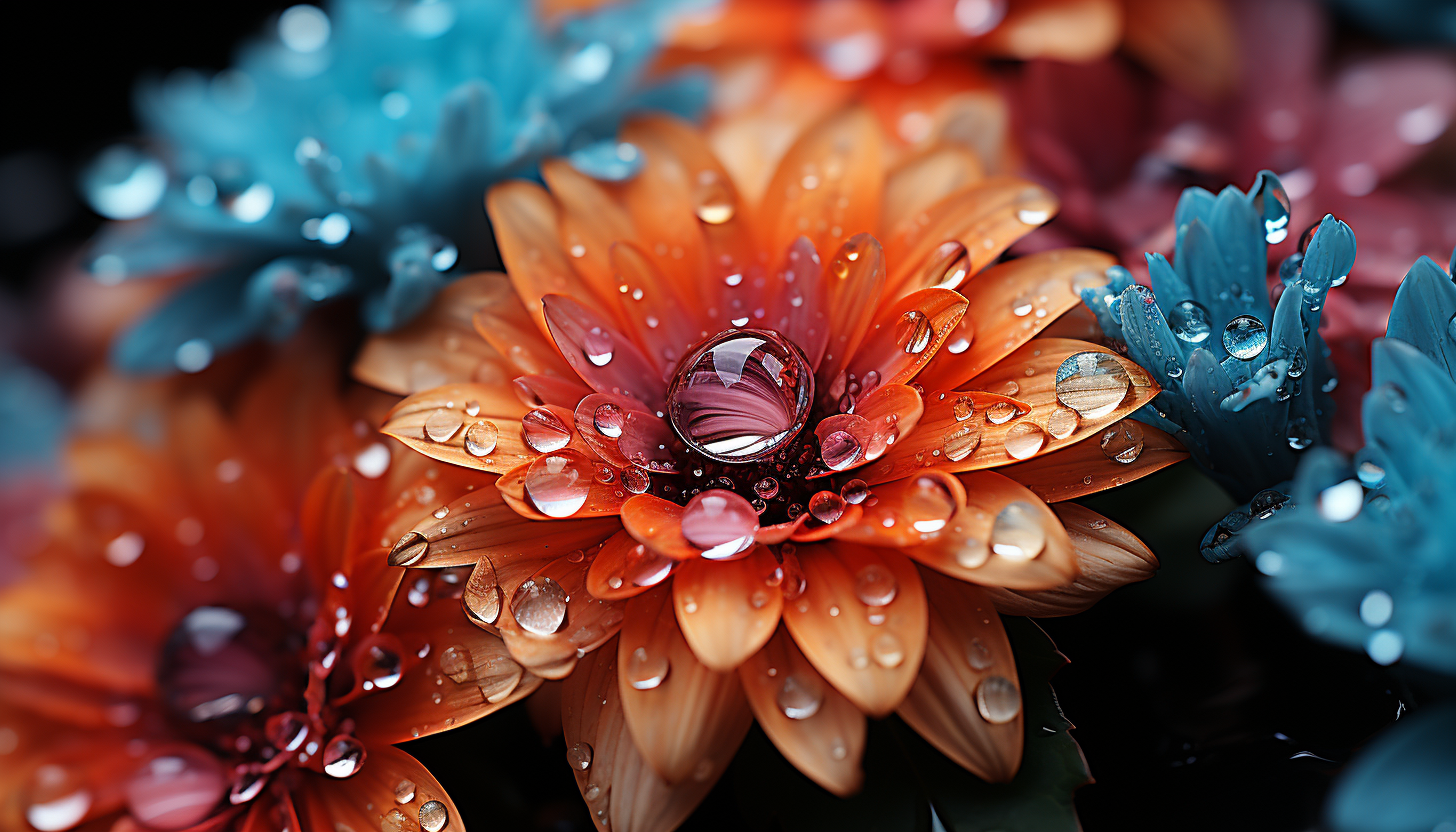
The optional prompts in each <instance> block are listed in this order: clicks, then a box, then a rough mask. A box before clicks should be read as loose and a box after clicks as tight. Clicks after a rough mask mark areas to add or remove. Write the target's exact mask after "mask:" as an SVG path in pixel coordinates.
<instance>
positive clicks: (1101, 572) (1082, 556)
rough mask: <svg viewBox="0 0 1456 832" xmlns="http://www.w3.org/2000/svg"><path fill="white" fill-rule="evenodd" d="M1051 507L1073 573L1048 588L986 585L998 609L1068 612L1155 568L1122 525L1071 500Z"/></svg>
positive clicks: (1045, 613)
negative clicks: (1068, 546) (1072, 557)
mask: <svg viewBox="0 0 1456 832" xmlns="http://www.w3.org/2000/svg"><path fill="white" fill-rule="evenodd" d="M1052 510H1053V511H1055V512H1056V513H1057V516H1058V517H1060V518H1061V520H1062V523H1063V524H1064V525H1065V526H1066V529H1067V534H1068V536H1069V537H1070V538H1071V540H1072V548H1073V551H1074V552H1075V554H1076V557H1077V573H1078V574H1077V577H1076V578H1074V579H1073V580H1072V582H1071V583H1068V584H1063V585H1062V586H1059V587H1055V588H1053V589H1044V590H1021V591H1017V590H1011V589H1003V588H993V589H988V590H987V593H988V594H989V595H990V598H991V601H992V602H993V603H995V605H996V609H998V610H1000V611H1001V612H1003V613H1005V614H1007V615H1028V616H1032V617H1034V618H1050V617H1053V616H1059V615H1073V614H1075V613H1079V612H1082V611H1083V610H1086V609H1089V608H1091V606H1092V605H1093V604H1095V603H1097V601H1099V600H1100V599H1101V598H1102V597H1103V596H1105V595H1107V594H1108V593H1109V592H1112V591H1113V590H1114V589H1117V588H1118V587H1122V586H1127V585H1128V584H1132V583H1137V582H1138V581H1145V580H1147V579H1148V578H1151V577H1153V573H1155V572H1157V571H1158V558H1157V556H1156V555H1154V554H1153V552H1152V550H1150V549H1149V548H1148V547H1147V546H1145V545H1143V542H1142V541H1141V540H1138V539H1137V537H1136V536H1135V535H1134V534H1133V533H1132V532H1130V531H1128V530H1127V529H1125V528H1123V527H1122V526H1119V525H1118V524H1116V523H1114V522H1112V521H1111V520H1108V519H1107V518H1106V517H1103V516H1102V515H1100V514H1098V513H1097V512H1095V511H1092V510H1091V509H1088V508H1083V507H1082V506H1079V505H1077V504H1076V503H1062V504H1061V505H1057V506H1053V507H1052Z"/></svg>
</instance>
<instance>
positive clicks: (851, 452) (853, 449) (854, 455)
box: [819, 430, 860, 471]
mask: <svg viewBox="0 0 1456 832" xmlns="http://www.w3.org/2000/svg"><path fill="white" fill-rule="evenodd" d="M819 455H820V456H821V457H822V458H823V459H824V464H825V465H827V466H829V467H830V468H831V469H833V470H835V471H843V470H845V469H847V468H849V467H851V466H853V465H854V463H855V461H856V460H858V459H859V455H860V444H859V440H858V439H855V438H854V435H853V434H851V433H850V432H849V431H845V430H836V431H831V432H830V433H829V434H828V435H827V436H825V437H824V438H823V439H822V440H820V442H819Z"/></svg>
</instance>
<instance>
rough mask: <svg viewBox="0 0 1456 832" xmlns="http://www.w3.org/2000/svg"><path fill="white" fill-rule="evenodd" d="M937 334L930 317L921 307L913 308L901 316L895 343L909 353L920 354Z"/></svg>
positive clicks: (897, 325)
mask: <svg viewBox="0 0 1456 832" xmlns="http://www.w3.org/2000/svg"><path fill="white" fill-rule="evenodd" d="M934 334H935V332H934V330H932V329H931V327H930V318H929V317H927V316H926V314H925V313H924V312H921V311H920V310H919V309H911V310H910V311H909V312H906V313H905V314H903V315H901V316H900V320H899V322H898V323H897V324H896V332H895V343H897V344H899V345H900V348H901V349H903V350H904V351H905V352H906V353H907V354H909V355H919V354H920V353H922V352H925V348H926V347H928V346H930V339H931V337H932V336H933V335H934Z"/></svg>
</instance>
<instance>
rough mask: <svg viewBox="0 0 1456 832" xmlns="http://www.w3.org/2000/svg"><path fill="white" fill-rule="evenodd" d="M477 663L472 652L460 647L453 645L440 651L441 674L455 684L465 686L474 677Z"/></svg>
mask: <svg viewBox="0 0 1456 832" xmlns="http://www.w3.org/2000/svg"><path fill="white" fill-rule="evenodd" d="M474 665H475V663H474V661H473V660H472V659H471V658H470V651H469V650H468V649H466V648H464V647H460V646H458V645H451V646H449V647H446V648H445V649H444V650H441V651H440V672H441V673H444V674H445V675H446V676H448V677H450V680H451V681H453V682H459V683H461V684H464V683H465V682H467V681H469V680H470V677H471V676H472V675H474V672H475V666H474Z"/></svg>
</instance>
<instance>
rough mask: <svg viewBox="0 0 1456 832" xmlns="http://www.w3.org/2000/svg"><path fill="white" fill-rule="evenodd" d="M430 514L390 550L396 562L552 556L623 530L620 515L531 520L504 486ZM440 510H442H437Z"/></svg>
mask: <svg viewBox="0 0 1456 832" xmlns="http://www.w3.org/2000/svg"><path fill="white" fill-rule="evenodd" d="M442 508H444V509H445V513H444V514H443V515H441V516H439V517H435V516H434V515H433V514H431V515H428V516H426V518H425V519H424V520H422V521H421V522H420V523H419V524H418V525H416V526H415V527H414V529H413V530H412V531H410V532H407V533H406V534H405V535H404V537H402V538H401V539H400V541H399V542H398V543H396V544H395V546H394V548H393V550H391V551H390V553H389V561H390V563H392V564H393V565H395V566H417V567H443V566H469V565H473V564H474V563H475V562H476V561H477V560H479V559H481V558H483V557H493V558H499V557H503V556H507V557H509V556H518V557H528V558H529V557H546V556H548V555H553V556H554V555H555V554H556V553H557V552H561V553H563V554H564V553H566V552H570V551H571V550H573V549H581V548H585V547H587V546H593V545H595V544H597V543H600V542H601V541H603V540H605V539H607V538H608V537H610V536H611V535H612V533H613V532H614V531H616V530H617V527H618V524H617V520H616V518H614V517H594V518H590V519H584V520H550V521H547V522H538V521H535V520H528V519H526V518H524V517H521V516H520V515H519V514H517V513H516V511H515V510H513V509H512V508H511V507H510V506H509V505H508V504H507V503H506V502H505V499H504V497H503V495H502V494H501V492H500V491H499V490H497V489H496V488H493V487H489V486H488V487H485V488H481V489H478V490H476V491H472V492H470V493H469V494H466V495H465V496H464V497H461V498H459V499H458V500H456V501H454V502H453V503H450V504H449V505H447V506H443V507H442ZM436 511H437V512H438V509H437V510H436Z"/></svg>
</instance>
